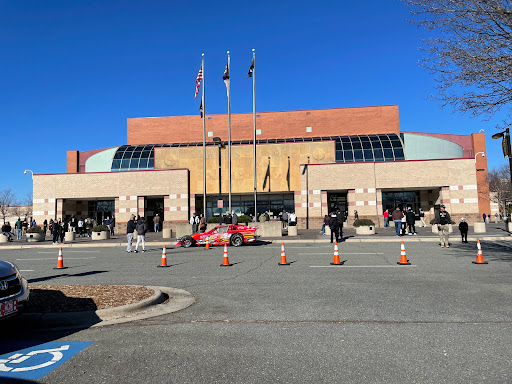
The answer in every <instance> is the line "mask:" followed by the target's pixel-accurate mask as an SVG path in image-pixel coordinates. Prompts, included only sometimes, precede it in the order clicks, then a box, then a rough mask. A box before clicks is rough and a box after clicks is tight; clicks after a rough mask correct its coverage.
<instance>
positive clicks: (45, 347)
mask: <svg viewBox="0 0 512 384" xmlns="http://www.w3.org/2000/svg"><path fill="white" fill-rule="evenodd" d="M90 344H92V341H52V342H49V343H44V344H39V345H36V346H33V347H30V348H25V349H21V350H19V351H15V352H14V353H13V352H11V353H6V354H4V355H0V378H2V377H5V378H17V379H32V380H34V379H35V380H37V379H41V378H43V377H44V376H46V375H47V374H48V373H50V372H51V371H53V370H54V369H55V368H57V367H58V366H59V365H61V364H62V363H64V362H66V361H67V360H69V359H70V358H72V357H73V356H74V355H76V354H77V353H78V352H80V351H81V350H83V349H84V348H86V347H87V346H89V345H90Z"/></svg>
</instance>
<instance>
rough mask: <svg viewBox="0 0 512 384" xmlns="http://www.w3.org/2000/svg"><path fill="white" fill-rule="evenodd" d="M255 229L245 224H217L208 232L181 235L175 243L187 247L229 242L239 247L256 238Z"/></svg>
mask: <svg viewBox="0 0 512 384" xmlns="http://www.w3.org/2000/svg"><path fill="white" fill-rule="evenodd" d="M256 229H257V228H253V227H248V226H246V225H236V224H230V225H219V226H217V227H215V228H213V229H212V230H210V231H208V232H204V233H194V234H193V235H187V236H183V237H182V238H179V239H178V243H177V244H176V245H177V246H181V247H185V248H188V247H191V246H192V245H205V244H206V243H209V244H210V245H224V244H231V245H232V246H234V247H239V246H241V245H243V244H246V243H252V242H254V241H255V240H256V238H255V236H254V233H255V232H256Z"/></svg>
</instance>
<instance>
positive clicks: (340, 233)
mask: <svg viewBox="0 0 512 384" xmlns="http://www.w3.org/2000/svg"><path fill="white" fill-rule="evenodd" d="M336 219H337V220H338V238H339V239H340V240H343V223H344V222H345V215H344V214H343V213H342V212H341V210H340V209H339V208H338V209H337V210H336Z"/></svg>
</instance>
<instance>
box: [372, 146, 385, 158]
mask: <svg viewBox="0 0 512 384" xmlns="http://www.w3.org/2000/svg"><path fill="white" fill-rule="evenodd" d="M373 155H374V156H375V161H384V153H383V152H382V149H380V148H377V149H374V150H373Z"/></svg>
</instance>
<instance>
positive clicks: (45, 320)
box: [18, 286, 197, 331]
mask: <svg viewBox="0 0 512 384" xmlns="http://www.w3.org/2000/svg"><path fill="white" fill-rule="evenodd" d="M146 288H150V289H152V290H153V291H154V294H153V295H152V296H151V297H149V298H147V299H144V300H141V301H139V302H137V303H133V304H127V305H122V306H119V307H114V308H106V309H99V310H96V311H84V312H62V313H25V314H22V315H21V316H20V317H19V318H18V319H19V320H20V321H22V322H28V323H29V324H30V325H31V328H37V329H39V330H44V331H48V330H64V329H78V328H80V329H82V328H89V327H102V326H106V325H114V324H121V323H127V322H130V321H136V320H142V319H147V318H150V317H156V316H161V315H165V314H169V313H173V312H177V311H181V310H183V309H185V308H187V307H189V306H191V305H193V304H195V303H196V301H197V297H196V296H195V295H193V294H192V293H190V292H188V291H185V290H183V289H178V288H170V287H154V286H146ZM167 298H169V302H168V303H167V304H163V305H160V304H161V303H163V302H164V301H165V300H166V299H167ZM34 325H36V327H34Z"/></svg>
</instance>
